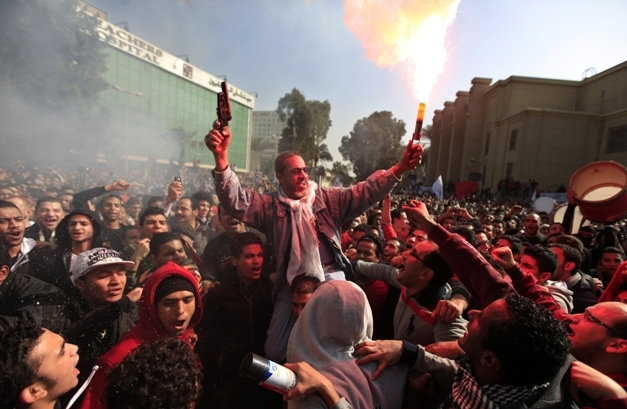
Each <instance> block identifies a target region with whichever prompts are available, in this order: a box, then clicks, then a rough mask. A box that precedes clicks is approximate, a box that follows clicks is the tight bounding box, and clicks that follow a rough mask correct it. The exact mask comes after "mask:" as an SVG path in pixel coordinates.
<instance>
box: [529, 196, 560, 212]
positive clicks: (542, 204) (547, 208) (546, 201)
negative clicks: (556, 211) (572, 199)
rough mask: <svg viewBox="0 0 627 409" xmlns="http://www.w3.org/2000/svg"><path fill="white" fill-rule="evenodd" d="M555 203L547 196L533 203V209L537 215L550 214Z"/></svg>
mask: <svg viewBox="0 0 627 409" xmlns="http://www.w3.org/2000/svg"><path fill="white" fill-rule="evenodd" d="M555 203H556V202H555V199H553V198H551V197H548V196H542V197H539V198H537V199H536V201H535V202H534V203H533V208H534V209H536V211H537V212H538V213H539V212H544V213H546V214H551V212H552V211H553V207H555Z"/></svg>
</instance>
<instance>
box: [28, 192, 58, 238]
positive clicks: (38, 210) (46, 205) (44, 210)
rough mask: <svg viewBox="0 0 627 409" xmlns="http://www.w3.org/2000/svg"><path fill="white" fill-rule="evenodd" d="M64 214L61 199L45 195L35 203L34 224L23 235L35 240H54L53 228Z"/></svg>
mask: <svg viewBox="0 0 627 409" xmlns="http://www.w3.org/2000/svg"><path fill="white" fill-rule="evenodd" d="M63 216H65V212H64V211H63V207H62V205H61V201H60V200H59V199H56V198H54V197H49V196H45V197H43V198H41V199H39V200H38V201H37V204H36V205H35V224H33V225H32V226H30V227H29V228H27V229H26V232H25V233H24V237H27V238H29V239H33V240H37V241H47V242H48V243H50V244H54V242H55V240H54V239H55V237H54V236H55V229H56V228H57V225H58V224H59V222H60V221H61V219H63Z"/></svg>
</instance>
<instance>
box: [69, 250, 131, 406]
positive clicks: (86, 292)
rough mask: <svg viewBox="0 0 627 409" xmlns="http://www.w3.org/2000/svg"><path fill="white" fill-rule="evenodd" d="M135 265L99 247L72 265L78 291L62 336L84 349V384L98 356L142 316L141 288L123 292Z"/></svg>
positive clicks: (81, 378) (82, 364)
mask: <svg viewBox="0 0 627 409" xmlns="http://www.w3.org/2000/svg"><path fill="white" fill-rule="evenodd" d="M132 265H133V263H132V262H130V261H124V260H122V259H121V258H120V255H119V254H118V253H117V252H116V251H115V250H110V249H106V248H102V247H99V248H95V249H92V250H87V251H85V252H83V253H81V254H80V255H79V256H78V258H77V259H76V261H75V262H74V265H73V266H72V277H73V278H74V285H75V286H76V291H75V292H74V296H73V297H72V299H71V301H70V305H69V308H67V309H66V316H67V318H68V320H69V321H70V323H71V324H70V325H68V327H67V328H66V329H65V330H64V331H63V335H64V336H65V337H66V339H67V340H68V341H69V342H72V343H74V344H76V345H78V347H79V349H80V350H81V351H82V358H81V361H80V362H79V365H78V369H79V370H80V371H81V374H80V375H79V379H80V380H81V383H82V382H83V381H85V380H86V379H87V377H88V376H89V373H90V371H91V368H92V366H93V365H94V362H95V361H96V359H98V358H99V357H101V356H102V355H103V354H104V353H105V352H107V351H108V350H109V349H111V347H113V346H114V345H115V344H117V343H118V341H119V340H120V339H121V338H122V336H123V335H124V334H125V333H126V332H127V331H128V330H129V329H131V328H132V327H133V326H135V324H136V323H137V320H138V319H139V313H138V310H137V305H136V303H137V301H138V300H139V297H140V295H141V293H142V288H137V289H135V290H133V291H131V292H130V293H128V294H127V295H124V288H125V285H126V268H128V267H130V266H132ZM68 399H69V397H68Z"/></svg>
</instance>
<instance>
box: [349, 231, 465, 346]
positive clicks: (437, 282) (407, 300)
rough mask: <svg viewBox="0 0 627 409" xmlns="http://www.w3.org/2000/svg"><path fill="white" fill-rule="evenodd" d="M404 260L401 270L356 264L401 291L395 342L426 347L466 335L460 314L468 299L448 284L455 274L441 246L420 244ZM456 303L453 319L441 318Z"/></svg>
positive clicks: (370, 276) (370, 274)
mask: <svg viewBox="0 0 627 409" xmlns="http://www.w3.org/2000/svg"><path fill="white" fill-rule="evenodd" d="M402 258H403V263H402V264H401V265H400V266H399V267H398V268H395V267H391V266H387V265H384V264H379V263H367V262H364V261H357V262H356V263H355V271H356V272H357V273H359V274H361V275H363V276H366V277H369V278H373V279H376V280H381V281H383V282H385V283H387V284H388V285H391V286H394V287H396V288H399V289H400V290H401V295H400V297H399V298H398V303H397V305H396V311H395V313H394V339H400V340H404V341H408V342H411V343H412V344H420V345H424V346H427V345H430V344H433V343H435V342H445V341H456V340H457V339H459V338H461V337H462V336H463V335H464V333H465V332H466V320H464V319H463V318H462V317H461V316H460V315H461V312H462V311H463V309H464V308H465V307H467V305H468V303H467V299H466V297H461V298H460V296H461V294H459V295H458V294H457V292H458V289H455V290H454V289H452V288H451V286H450V285H449V284H448V283H447V282H448V281H449V280H450V279H451V278H452V277H453V271H452V270H451V268H450V267H449V265H448V264H447V262H446V260H444V258H443V257H442V255H440V253H439V252H438V246H437V245H436V244H435V243H434V242H432V241H430V240H425V241H421V242H418V243H417V244H416V245H415V246H414V247H413V248H412V249H410V250H407V251H404V252H403V253H402ZM464 292H465V290H464ZM452 298H453V300H452V301H451V299H452ZM457 302H461V303H462V304H461V306H460V307H459V309H456V308H451V309H450V310H451V311H450V312H451V317H450V319H447V317H446V316H445V315H446V314H442V315H439V312H440V310H442V309H443V307H444V306H445V305H448V304H451V303H452V304H453V305H454V304H455V303H457ZM440 303H441V305H440V307H439V309H438V305H439V304H440ZM436 310H437V312H436ZM442 318H444V319H442Z"/></svg>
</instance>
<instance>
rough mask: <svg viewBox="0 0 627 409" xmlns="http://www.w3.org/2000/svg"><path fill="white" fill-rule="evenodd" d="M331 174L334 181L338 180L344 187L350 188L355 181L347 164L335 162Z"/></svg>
mask: <svg viewBox="0 0 627 409" xmlns="http://www.w3.org/2000/svg"><path fill="white" fill-rule="evenodd" d="M331 173H332V174H333V179H335V178H338V179H339V180H340V182H341V183H342V186H350V185H352V184H353V182H354V181H355V180H354V179H353V177H352V176H351V172H350V166H349V165H347V164H345V163H342V162H333V168H332V169H331Z"/></svg>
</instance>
